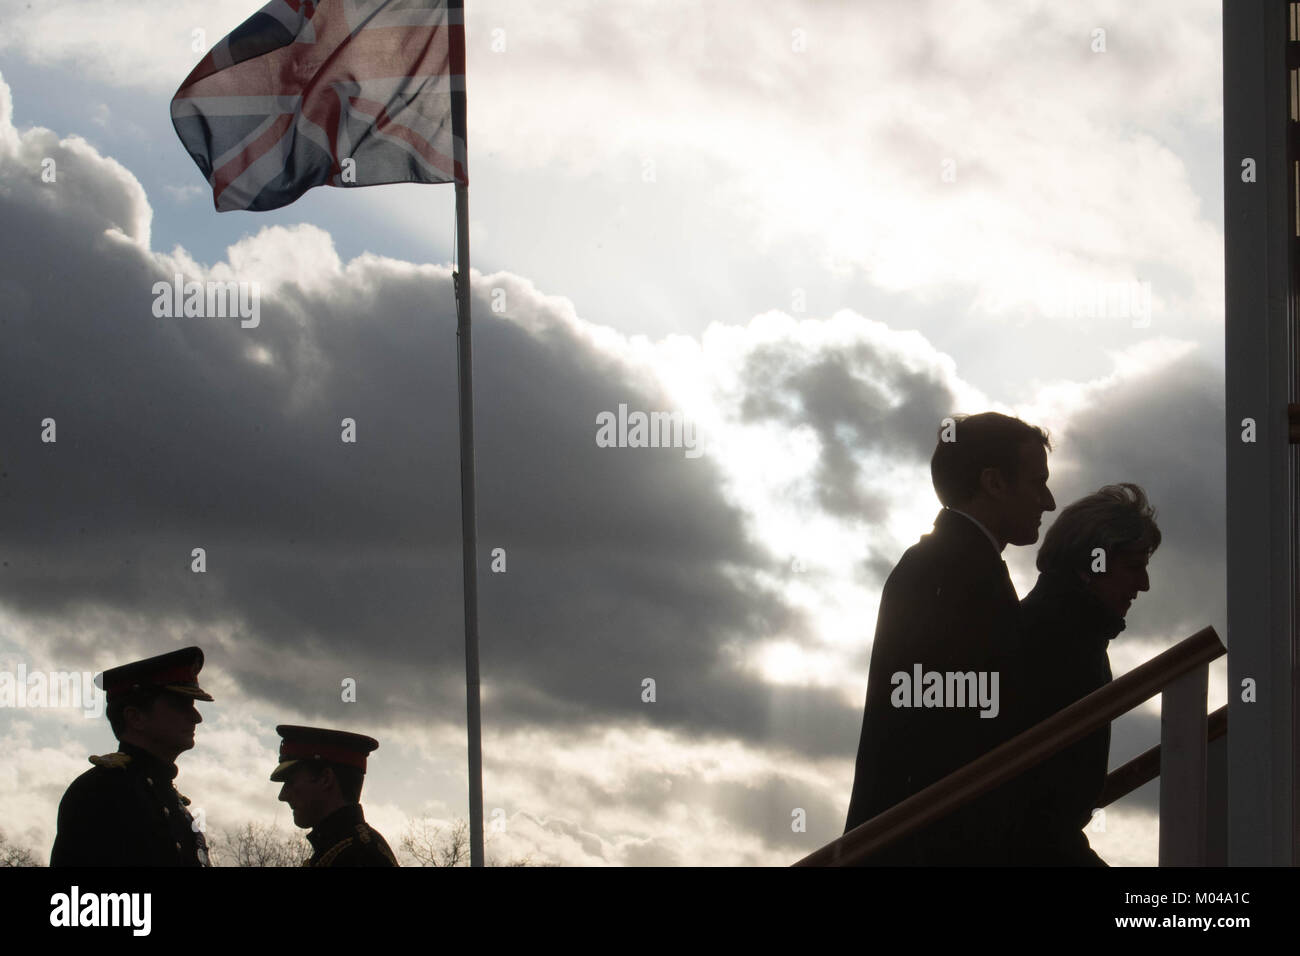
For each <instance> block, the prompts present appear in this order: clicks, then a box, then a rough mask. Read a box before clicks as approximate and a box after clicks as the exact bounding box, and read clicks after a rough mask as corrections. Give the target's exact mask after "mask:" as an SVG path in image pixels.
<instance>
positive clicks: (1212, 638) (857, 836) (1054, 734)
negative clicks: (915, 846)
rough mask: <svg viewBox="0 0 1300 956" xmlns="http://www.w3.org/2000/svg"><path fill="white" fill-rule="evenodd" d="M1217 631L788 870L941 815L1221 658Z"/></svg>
mask: <svg viewBox="0 0 1300 956" xmlns="http://www.w3.org/2000/svg"><path fill="white" fill-rule="evenodd" d="M1225 651H1226V648H1225V647H1224V646H1223V642H1222V641H1221V640H1220V639H1219V635H1218V633H1217V632H1216V631H1215V630H1214V628H1212V627H1205V628H1202V629H1201V630H1199V631H1197V632H1196V633H1195V634H1193V635H1192V636H1191V637H1189V638H1186V639H1185V640H1182V641H1179V642H1178V643H1177V644H1175V645H1174V646H1173V647H1171V648H1169V650H1167V651H1164V652H1163V653H1161V654H1157V655H1156V656H1155V657H1153V658H1151V660H1149V661H1147V662H1146V663H1145V664H1141V665H1139V666H1138V667H1135V668H1134V669H1133V670H1131V671H1129V672H1128V673H1127V674H1125V675H1123V676H1122V677H1120V678H1118V679H1116V680H1114V681H1111V682H1110V683H1109V684H1107V685H1106V686H1105V687H1102V688H1100V689H1098V690H1095V691H1093V692H1092V693H1091V694H1089V695H1088V696H1087V697H1084V698H1081V699H1080V700H1077V701H1075V702H1074V703H1073V704H1071V705H1070V706H1069V707H1066V708H1065V709H1064V710H1062V711H1059V712H1058V713H1056V714H1053V715H1052V716H1051V717H1048V718H1047V719H1046V720H1044V721H1043V722H1042V723H1040V724H1037V725H1036V726H1034V727H1031V728H1029V729H1028V730H1026V731H1025V732H1024V733H1022V734H1019V735H1018V736H1016V737H1013V738H1012V739H1011V740H1008V741H1007V742H1006V743H1003V744H1001V745H999V746H998V747H996V748H994V749H993V750H990V751H989V752H988V753H986V754H984V755H983V756H982V757H979V758H978V759H976V760H973V761H971V762H970V763H968V764H966V766H964V767H961V768H959V769H957V770H954V771H953V772H952V773H950V774H949V775H948V776H946V777H944V778H943V779H941V780H937V781H935V782H934V783H932V784H930V786H928V787H926V788H925V789H924V790H922V791H920V792H919V793H914V794H912V796H910V797H908V798H907V799H906V800H903V801H902V802H901V803H897V804H895V805H894V806H892V807H890V808H889V809H888V810H885V811H884V812H882V813H879V814H877V815H876V816H874V817H872V818H871V819H870V820H868V821H866V822H865V823H862V824H859V825H858V826H856V827H854V828H853V829H852V830H850V831H849V832H848V833H846V834H844V835H843V836H841V837H838V838H837V839H835V840H832V841H831V842H830V843H828V844H826V845H825V846H823V847H821V848H820V849H818V850H814V851H813V852H812V853H810V854H808V855H807V856H806V857H804V858H803V859H802V860H800V861H799V862H798V863H796V864H795V866H848V865H852V864H854V863H860V862H862V861H863V860H864V859H865V858H866V857H869V856H870V855H871V854H873V853H875V852H876V851H877V850H879V849H880V848H882V847H884V846H886V845H887V844H889V843H891V842H893V841H894V840H897V839H900V838H902V837H904V836H907V835H908V834H910V833H913V832H915V831H916V830H919V829H920V828H921V827H923V826H925V825H926V824H928V823H931V822H933V821H934V820H937V819H938V818H940V817H943V816H946V815H947V814H949V813H951V812H952V811H954V810H956V809H958V808H960V807H962V806H964V805H965V804H967V803H969V802H970V801H971V800H973V799H975V798H976V797H978V796H980V795H981V794H984V793H987V792H988V791H990V790H992V789H993V788H994V787H997V786H999V785H1000V784H1002V783H1005V782H1006V781H1007V780H1010V779H1011V778H1012V777H1015V776H1017V775H1018V774H1020V773H1023V772H1024V771H1025V770H1027V769H1029V768H1030V767H1032V766H1034V765H1035V764H1038V763H1040V762H1042V761H1043V760H1046V759H1047V758H1048V757H1050V756H1052V754H1054V753H1057V752H1058V751H1060V750H1062V749H1064V748H1065V747H1068V746H1070V744H1072V743H1074V742H1075V741H1077V740H1081V739H1082V738H1084V737H1086V736H1087V735H1088V734H1090V733H1092V732H1093V731H1094V730H1097V729H1099V728H1101V727H1103V726H1105V725H1106V724H1108V723H1110V722H1111V721H1112V720H1114V719H1115V718H1116V717H1118V716H1120V715H1121V714H1124V713H1127V712H1128V711H1130V710H1132V709H1133V708H1134V707H1137V706H1138V705H1140V704H1142V703H1144V702H1145V701H1147V700H1149V699H1150V698H1152V697H1154V696H1155V695H1156V694H1158V693H1160V691H1161V690H1162V689H1163V688H1164V687H1165V685H1167V684H1169V683H1171V682H1172V681H1174V680H1175V679H1177V678H1179V677H1181V676H1182V675H1183V674H1186V673H1187V672H1188V671H1191V670H1193V669H1194V668H1197V667H1202V666H1204V665H1206V664H1208V663H1209V662H1210V661H1212V660H1215V659H1216V658H1218V657H1221V656H1222V655H1223V654H1224V653H1225Z"/></svg>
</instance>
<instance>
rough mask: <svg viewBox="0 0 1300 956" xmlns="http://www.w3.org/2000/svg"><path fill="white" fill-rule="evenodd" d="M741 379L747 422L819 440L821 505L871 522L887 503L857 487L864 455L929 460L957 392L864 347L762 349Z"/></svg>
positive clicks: (928, 374) (927, 374) (931, 375)
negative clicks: (802, 431) (810, 351)
mask: <svg viewBox="0 0 1300 956" xmlns="http://www.w3.org/2000/svg"><path fill="white" fill-rule="evenodd" d="M742 379H743V381H744V383H745V387H746V390H747V392H748V395H747V397H746V399H745V401H744V403H743V405H742V409H741V411H742V416H743V420H744V421H746V422H755V421H763V420H771V421H777V422H781V423H782V424H786V425H790V426H795V425H805V424H806V425H811V426H812V427H813V428H814V429H815V430H816V432H817V437H818V439H819V440H820V442H821V454H820V457H819V459H818V463H817V470H816V475H815V476H816V486H817V487H816V496H817V503H818V504H819V505H820V506H821V507H822V508H824V509H825V510H827V511H829V512H831V513H832V514H836V515H842V516H846V517H847V516H852V517H854V518H859V519H862V520H866V521H879V520H882V519H883V518H884V517H885V514H886V511H887V508H888V506H889V502H888V501H886V500H884V499H881V498H879V497H876V496H870V495H867V494H865V493H864V492H863V491H862V489H861V488H860V487H859V483H858V482H859V477H860V476H861V473H862V469H863V467H864V465H865V457H864V456H865V455H869V454H870V455H876V456H879V457H881V458H888V459H890V460H891V461H907V462H918V463H919V462H924V461H928V460H929V458H930V455H931V454H933V452H934V443H935V440H936V436H937V434H938V428H939V422H940V420H941V419H942V418H943V417H944V416H945V415H949V414H952V401H953V396H952V392H951V391H950V390H949V389H948V387H947V386H946V385H945V384H944V383H943V382H942V381H941V380H939V379H938V377H937V376H936V375H935V374H934V373H933V372H932V371H928V370H927V371H913V370H912V369H909V368H906V367H904V366H903V365H902V364H901V363H900V362H899V361H898V360H897V358H896V357H895V356H891V355H888V354H886V353H884V352H883V351H882V350H880V349H878V348H873V347H872V346H870V345H866V344H863V345H858V346H855V347H854V348H851V349H837V350H835V351H831V350H829V349H828V350H826V352H825V354H819V355H815V356H804V355H800V354H799V353H798V352H795V351H794V350H792V349H791V348H790V347H789V346H786V347H784V348H782V347H775V346H764V347H762V348H759V349H756V350H754V352H753V353H751V355H750V356H749V358H748V359H747V361H746V363H745V367H744V369H743V370H742Z"/></svg>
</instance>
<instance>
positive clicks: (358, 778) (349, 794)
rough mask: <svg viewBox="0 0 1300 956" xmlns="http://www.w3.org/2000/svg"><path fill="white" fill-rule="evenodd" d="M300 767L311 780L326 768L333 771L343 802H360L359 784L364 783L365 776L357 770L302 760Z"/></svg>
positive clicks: (345, 766) (337, 764) (341, 765)
mask: <svg viewBox="0 0 1300 956" xmlns="http://www.w3.org/2000/svg"><path fill="white" fill-rule="evenodd" d="M301 766H302V768H303V770H304V771H306V772H307V773H310V774H311V775H312V777H313V778H317V777H319V776H320V775H321V774H322V773H324V772H325V768H327V767H328V768H329V769H330V770H333V771H334V779H335V780H337V781H338V784H339V794H340V795H341V796H342V797H343V800H344V801H345V802H346V803H360V802H361V784H362V783H364V782H365V779H366V775H365V773H364V772H363V771H362V770H360V769H359V768H357V767H349V766H347V765H345V764H341V763H332V762H330V761H328V760H303V761H302V763H301Z"/></svg>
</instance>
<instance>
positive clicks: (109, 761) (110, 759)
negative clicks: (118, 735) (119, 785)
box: [90, 753, 131, 770]
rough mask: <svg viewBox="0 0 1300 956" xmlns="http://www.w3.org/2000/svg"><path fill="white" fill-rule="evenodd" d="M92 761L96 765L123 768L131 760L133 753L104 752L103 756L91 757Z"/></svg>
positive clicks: (110, 768) (112, 768)
mask: <svg viewBox="0 0 1300 956" xmlns="http://www.w3.org/2000/svg"><path fill="white" fill-rule="evenodd" d="M90 762H91V763H93V764H94V765H95V766H96V767H107V768H108V769H109V770H121V769H122V768H123V767H125V766H126V765H127V764H129V763H130V762H131V755H130V754H124V753H112V754H104V755H103V756H102V757H94V756H92V757H91V758H90Z"/></svg>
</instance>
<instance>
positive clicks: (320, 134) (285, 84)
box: [171, 0, 469, 212]
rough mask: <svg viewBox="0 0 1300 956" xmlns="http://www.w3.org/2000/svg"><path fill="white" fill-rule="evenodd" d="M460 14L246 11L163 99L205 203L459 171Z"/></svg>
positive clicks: (332, 0) (409, 0)
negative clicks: (202, 183)
mask: <svg viewBox="0 0 1300 956" xmlns="http://www.w3.org/2000/svg"><path fill="white" fill-rule="evenodd" d="M453 6H455V7H457V8H458V7H459V4H454V5H453ZM462 21H463V16H462V12H461V10H460V9H451V10H449V9H448V3H447V0H318V2H316V3H313V2H311V0H272V2H270V3H268V4H267V5H266V6H264V7H263V8H262V9H261V10H259V11H258V12H257V13H255V14H253V16H251V17H249V18H248V19H247V20H246V21H244V23H242V24H241V25H240V26H239V27H238V28H237V29H236V30H235V31H234V32H233V33H231V34H230V35H229V36H228V37H226V38H225V39H223V40H222V41H221V42H220V43H218V44H217V45H216V46H215V47H213V48H212V50H211V51H210V52H209V53H208V54H207V56H205V57H204V58H203V59H202V61H200V63H199V65H198V66H196V67H195V68H194V71H193V72H192V73H190V75H189V77H188V78H186V80H185V82H184V83H182V84H181V87H180V89H179V90H177V91H176V95H175V96H174V97H173V98H172V103H171V114H172V125H173V126H175V127H176V133H177V135H178V136H180V138H181V142H182V143H183V144H184V146H185V148H186V150H188V151H189V154H190V156H192V157H193V158H194V162H195V163H197V164H198V167H199V170H200V171H201V172H202V173H203V175H204V177H205V178H206V179H207V180H208V182H209V184H210V185H211V186H212V200H213V203H214V204H215V206H216V208H217V211H218V212H226V211H229V210H232V209H249V210H266V209H278V208H279V207H281V206H287V205H288V204H289V203H291V202H293V201H294V200H295V199H297V198H298V197H299V196H301V195H302V194H303V193H305V192H306V191H307V190H308V189H311V188H312V187H313V186H341V187H351V186H376V185H379V184H381V183H404V182H417V183H449V182H456V183H462V184H464V183H467V182H468V179H469V177H468V172H467V168H466V167H467V162H466V153H465V135H464V130H463V129H459V128H457V129H453V119H452V116H453V109H452V104H453V98H459V99H460V100H461V102H462V103H463V97H464V91H465V64H464V42H463V37H458V38H457V40H458V42H456V43H453V42H452V34H451V31H453V30H454V31H462V30H463V29H464V26H463V22H462Z"/></svg>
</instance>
